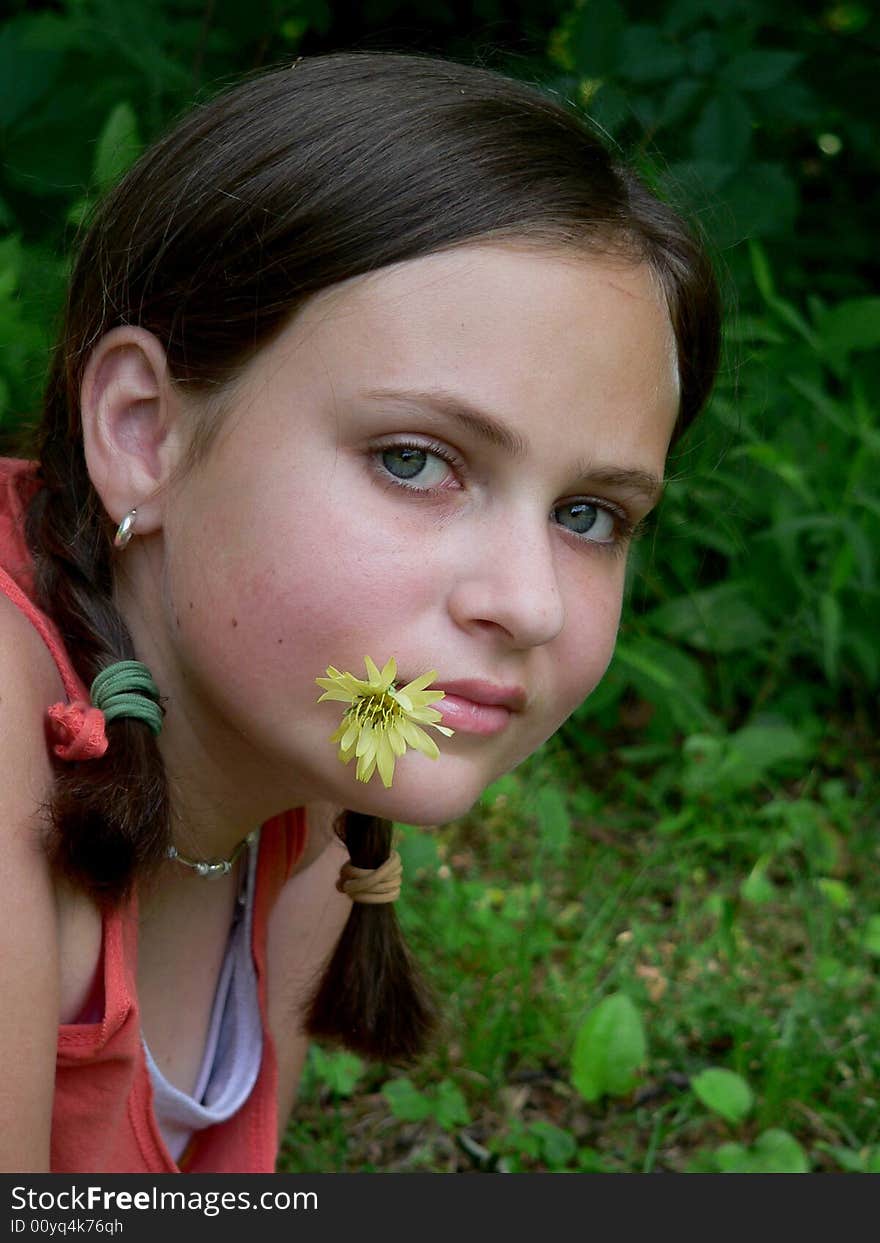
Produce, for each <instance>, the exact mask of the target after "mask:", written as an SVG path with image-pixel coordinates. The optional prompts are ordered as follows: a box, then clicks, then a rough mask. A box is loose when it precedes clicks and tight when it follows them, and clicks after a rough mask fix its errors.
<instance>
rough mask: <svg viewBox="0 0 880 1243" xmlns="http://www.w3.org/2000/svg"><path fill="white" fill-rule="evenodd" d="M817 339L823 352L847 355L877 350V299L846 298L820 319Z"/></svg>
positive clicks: (879, 326) (879, 335) (879, 331)
mask: <svg viewBox="0 0 880 1243" xmlns="http://www.w3.org/2000/svg"><path fill="white" fill-rule="evenodd" d="M818 331H819V339H820V341H821V342H822V344H823V345H824V346H825V348H826V349H827V350H829V351H830V352H833V353H842V354H848V353H850V352H852V351H856V350H874V349H877V347H878V346H880V298H849V299H847V300H846V301H844V302H839V303H838V304H837V305H836V306H833V307H832V308H831V309H830V310H829V311H826V313H825V314H824V315H823V316H822V317H821V319H820V321H819V325H818Z"/></svg>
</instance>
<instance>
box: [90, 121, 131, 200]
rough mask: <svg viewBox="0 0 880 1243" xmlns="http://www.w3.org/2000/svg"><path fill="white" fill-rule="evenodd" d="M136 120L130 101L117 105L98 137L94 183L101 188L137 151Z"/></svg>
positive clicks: (109, 182)
mask: <svg viewBox="0 0 880 1243" xmlns="http://www.w3.org/2000/svg"><path fill="white" fill-rule="evenodd" d="M140 149H141V142H140V138H139V137H138V127H137V119H136V117H135V115H134V110H133V109H132V107H131V104H128V103H121V104H117V105H116V107H115V108H114V109H113V111H112V112H111V113H110V115H109V117H108V118H107V120H106V122H105V124H104V128H103V129H102V130H101V134H100V137H99V138H98V147H97V151H96V153H95V182H96V184H97V187H98V189H99V190H105V189H107V187H108V186H111V185H112V184H113V183H114V182H115V181H118V179H119V178H120V177H121V176H122V174H123V173H124V172H125V170H126V169H127V168H128V167H129V165H130V164H132V163H133V162H134V160H135V159H136V158H137V156H138V154H139V153H140Z"/></svg>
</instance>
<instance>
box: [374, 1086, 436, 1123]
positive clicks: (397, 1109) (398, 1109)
mask: <svg viewBox="0 0 880 1243" xmlns="http://www.w3.org/2000/svg"><path fill="white" fill-rule="evenodd" d="M382 1095H383V1096H384V1097H385V1099H386V1101H387V1102H388V1105H389V1107H390V1109H391V1112H392V1113H393V1114H394V1116H395V1118H399V1119H400V1121H401V1122H422V1121H423V1120H424V1119H425V1118H430V1117H431V1115H432V1114H433V1112H434V1106H433V1102H432V1101H431V1100H430V1099H429V1098H428V1097H427V1096H425V1094H424V1092H420V1091H419V1090H418V1088H417V1087H416V1086H415V1085H414V1084H413V1083H412V1081H411V1080H410V1079H391V1080H390V1081H389V1082H388V1083H386V1084H384V1085H383V1087H382Z"/></svg>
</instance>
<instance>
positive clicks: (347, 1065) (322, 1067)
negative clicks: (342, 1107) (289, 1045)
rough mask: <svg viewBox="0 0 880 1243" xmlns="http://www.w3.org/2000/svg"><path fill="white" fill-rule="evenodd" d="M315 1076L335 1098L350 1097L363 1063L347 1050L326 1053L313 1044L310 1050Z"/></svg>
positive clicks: (362, 1069)
mask: <svg viewBox="0 0 880 1243" xmlns="http://www.w3.org/2000/svg"><path fill="white" fill-rule="evenodd" d="M310 1056H311V1059H312V1065H313V1067H314V1071H315V1074H316V1076H317V1078H318V1079H320V1081H321V1082H322V1083H325V1084H326V1085H327V1087H328V1088H329V1089H330V1090H331V1092H333V1093H334V1095H336V1096H351V1094H352V1092H354V1090H355V1087H356V1086H357V1082H358V1080H359V1079H360V1077H361V1075H362V1074H363V1073H364V1063H363V1062H362V1061H361V1059H360V1058H359V1057H358V1056H357V1055H356V1054H354V1053H349V1052H348V1050H347V1049H339V1050H335V1051H333V1052H327V1051H326V1050H324V1049H322V1048H321V1047H320V1045H316V1044H313V1045H312V1047H311V1050H310Z"/></svg>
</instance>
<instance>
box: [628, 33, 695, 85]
mask: <svg viewBox="0 0 880 1243" xmlns="http://www.w3.org/2000/svg"><path fill="white" fill-rule="evenodd" d="M683 68H684V53H683V52H681V51H680V49H679V48H677V47H676V46H675V44H673V43H671V42H670V41H669V40H668V39H667V38H665V37H664V35H663V32H662V31H661V30H660V28H659V26H638V25H636V26H627V28H626V29H625V30H624V32H623V36H622V39H621V49H620V74H621V77H623V78H624V79H626V80H628V81H630V82H666V81H668V80H669V79H670V78H673V77H675V76H676V75H677V74H679V73H681V71H682V69H683Z"/></svg>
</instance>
